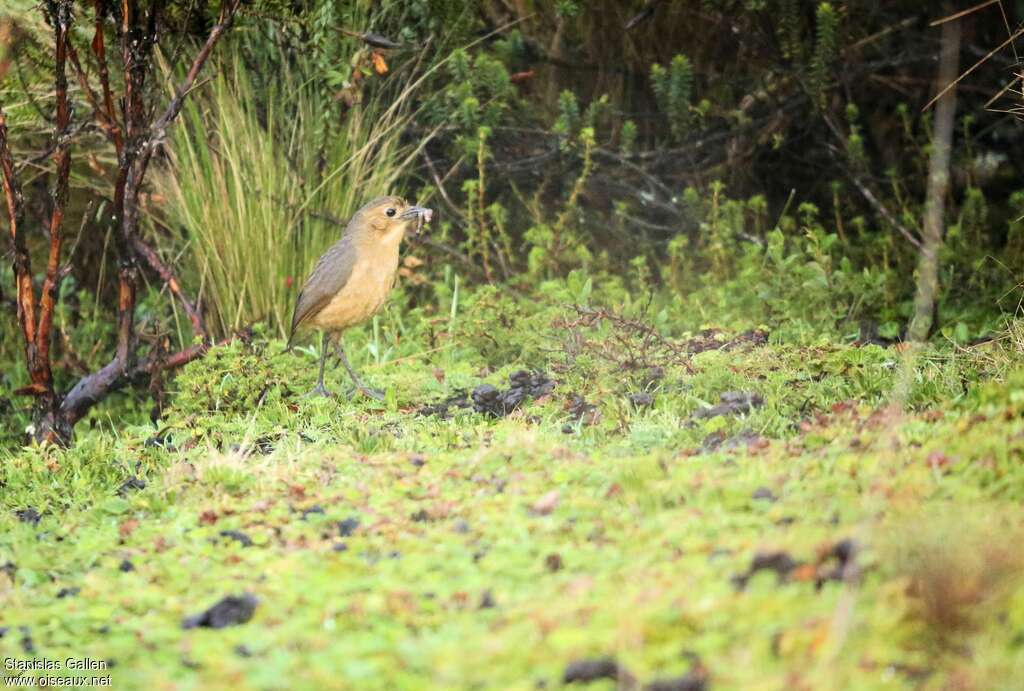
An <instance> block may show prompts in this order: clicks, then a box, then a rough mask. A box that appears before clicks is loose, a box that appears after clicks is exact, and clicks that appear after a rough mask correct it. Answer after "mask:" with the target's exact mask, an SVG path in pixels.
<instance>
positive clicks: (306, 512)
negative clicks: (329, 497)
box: [302, 504, 324, 521]
mask: <svg viewBox="0 0 1024 691" xmlns="http://www.w3.org/2000/svg"><path fill="white" fill-rule="evenodd" d="M318 513H319V514H322V513H324V507H322V506H320V505H319V504H313V505H312V506H310V507H309V508H308V509H303V510H302V520H304V521H305V520H306V519H308V518H309V517H310V516H312V515H313V514H318Z"/></svg>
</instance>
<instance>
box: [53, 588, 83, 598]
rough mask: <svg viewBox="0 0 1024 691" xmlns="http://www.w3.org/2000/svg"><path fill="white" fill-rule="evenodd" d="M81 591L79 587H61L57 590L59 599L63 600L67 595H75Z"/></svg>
mask: <svg viewBox="0 0 1024 691" xmlns="http://www.w3.org/2000/svg"><path fill="white" fill-rule="evenodd" d="M79 592H81V591H80V589H79V588H61V589H60V590H58V591H57V599H58V600H63V599H64V598H66V597H74V596H75V595H78V593H79Z"/></svg>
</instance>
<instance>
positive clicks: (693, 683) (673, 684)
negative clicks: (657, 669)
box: [644, 672, 708, 691]
mask: <svg viewBox="0 0 1024 691" xmlns="http://www.w3.org/2000/svg"><path fill="white" fill-rule="evenodd" d="M707 687H708V682H707V678H706V677H704V676H701V675H699V674H694V673H692V672H691V673H690V674H687V675H684V676H681V677H674V678H671V679H655V680H654V681H652V682H650V683H648V684H647V685H646V686H644V691H704V690H705V689H707Z"/></svg>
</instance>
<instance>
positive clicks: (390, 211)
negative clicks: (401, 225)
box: [385, 209, 395, 217]
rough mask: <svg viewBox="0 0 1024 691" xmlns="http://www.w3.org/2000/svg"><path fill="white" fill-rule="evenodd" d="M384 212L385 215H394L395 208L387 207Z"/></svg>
mask: <svg viewBox="0 0 1024 691" xmlns="http://www.w3.org/2000/svg"><path fill="white" fill-rule="evenodd" d="M385 213H386V214H387V215H388V216H389V217H391V216H394V215H395V210H394V209H388V210H387V211H386V212H385Z"/></svg>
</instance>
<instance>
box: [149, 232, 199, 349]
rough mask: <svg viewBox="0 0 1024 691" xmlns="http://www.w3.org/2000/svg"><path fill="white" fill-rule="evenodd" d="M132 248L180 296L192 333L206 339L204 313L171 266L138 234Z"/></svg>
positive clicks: (173, 292)
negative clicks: (187, 292) (189, 296)
mask: <svg viewBox="0 0 1024 691" xmlns="http://www.w3.org/2000/svg"><path fill="white" fill-rule="evenodd" d="M132 250H133V251H134V252H135V253H136V254H137V255H138V256H140V257H142V258H143V259H145V260H146V263H147V264H149V266H150V268H152V269H153V271H155V272H156V273H157V275H158V276H160V280H162V281H163V282H164V283H165V284H166V285H167V288H168V290H170V291H171V293H172V294H173V295H174V296H175V297H176V298H178V301H179V302H180V303H181V306H182V308H183V309H184V310H185V313H186V314H187V315H188V318H189V321H190V322H192V333H193V334H195V335H196V336H199V337H200V338H202V339H203V340H204V341H205V340H206V324H205V323H204V321H203V315H202V313H201V312H200V311H199V309H198V308H197V307H196V305H194V304H193V303H192V301H191V300H189V299H188V297H187V296H186V295H185V293H184V291H182V289H181V284H180V283H179V282H178V279H177V277H175V275H174V272H173V271H171V269H170V267H169V266H167V265H166V264H165V263H164V262H163V260H162V259H160V255H158V254H157V253H156V250H154V249H153V248H152V247H150V246H149V245H147V244H146V243H145V241H143V240H142V238H140V237H138V236H135V237H133V238H132Z"/></svg>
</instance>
